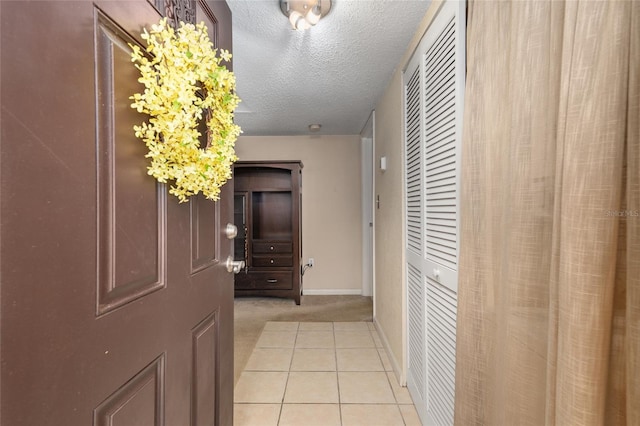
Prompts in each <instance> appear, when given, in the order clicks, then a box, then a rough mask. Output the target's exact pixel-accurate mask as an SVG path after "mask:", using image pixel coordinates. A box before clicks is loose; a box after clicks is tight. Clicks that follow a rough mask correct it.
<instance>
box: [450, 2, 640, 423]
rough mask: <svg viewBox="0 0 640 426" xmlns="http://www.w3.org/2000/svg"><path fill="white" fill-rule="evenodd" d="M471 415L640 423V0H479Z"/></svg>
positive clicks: (463, 364)
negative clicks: (564, 0) (500, 0)
mask: <svg viewBox="0 0 640 426" xmlns="http://www.w3.org/2000/svg"><path fill="white" fill-rule="evenodd" d="M467 19H468V23H467V25H468V27H467V86H466V91H465V111H464V117H465V118H464V131H463V149H462V183H461V185H462V187H461V194H462V200H461V231H460V232H461V240H460V247H461V253H460V275H459V276H460V281H459V306H458V324H457V342H458V343H457V345H458V346H457V364H456V408H455V422H456V424H457V425H464V426H467V425H483V424H484V425H500V426H501V425H535V426H539V425H558V426H565V425H640V2H639V1H574V0H572V1H567V2H562V1H541V0H519V1H513V2H497V1H476V2H471V3H470V4H469V11H468V18H467Z"/></svg>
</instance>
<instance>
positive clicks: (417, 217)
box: [405, 68, 423, 253]
mask: <svg viewBox="0 0 640 426" xmlns="http://www.w3.org/2000/svg"><path fill="white" fill-rule="evenodd" d="M419 95H420V70H419V68H416V70H415V71H414V73H413V74H412V75H411V78H410V79H409V83H408V84H407V86H406V93H405V97H406V100H407V106H406V135H407V140H406V144H407V146H406V170H407V181H406V191H407V247H408V248H409V249H410V250H412V251H414V252H416V253H422V246H423V239H422V238H423V228H422V214H423V213H422V188H421V174H420V171H421V168H422V161H421V158H420V138H421V134H420V128H421V126H420V96H419Z"/></svg>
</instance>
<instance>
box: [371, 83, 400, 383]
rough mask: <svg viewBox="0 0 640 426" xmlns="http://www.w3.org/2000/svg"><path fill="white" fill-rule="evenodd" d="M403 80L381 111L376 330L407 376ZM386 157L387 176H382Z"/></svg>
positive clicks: (383, 101)
mask: <svg viewBox="0 0 640 426" xmlns="http://www.w3.org/2000/svg"><path fill="white" fill-rule="evenodd" d="M401 77H402V75H401V73H400V72H396V73H395V74H394V76H393V78H392V80H391V82H390V84H389V86H388V87H387V90H386V92H385V94H384V95H383V97H382V98H381V99H380V101H379V102H378V106H377V107H376V122H375V147H374V155H375V164H376V165H377V167H376V171H375V176H374V179H375V193H376V197H379V199H380V206H379V208H377V209H376V210H375V242H376V246H375V258H376V265H375V268H376V269H375V277H376V283H375V300H374V302H375V305H376V318H375V321H376V326H377V327H378V331H380V334H381V336H382V338H383V340H384V342H385V346H388V347H387V349H388V350H389V352H391V353H390V354H389V357H390V359H391V361H392V363H393V366H394V370H395V371H396V374H398V375H399V376H403V371H402V370H403V365H404V362H403V359H404V339H403V330H404V314H403V310H404V280H403V270H404V250H403V247H404V231H403V226H404V220H403V219H404V215H403V202H404V201H403V200H404V197H403V187H404V186H403V185H404V184H403V176H404V165H403V145H402V111H403V110H402V78H401ZM380 157H386V158H387V170H386V171H385V172H382V171H381V170H380V167H379V164H380Z"/></svg>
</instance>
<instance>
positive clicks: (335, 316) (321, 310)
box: [234, 296, 373, 383]
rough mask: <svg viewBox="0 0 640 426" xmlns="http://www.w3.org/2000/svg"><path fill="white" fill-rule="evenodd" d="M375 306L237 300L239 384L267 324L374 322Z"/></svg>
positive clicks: (311, 299)
mask: <svg viewBox="0 0 640 426" xmlns="http://www.w3.org/2000/svg"><path fill="white" fill-rule="evenodd" d="M372 320H373V304H372V299H371V298H370V297H364V296H302V302H301V303H300V305H299V306H298V305H296V304H295V302H294V301H293V300H288V299H277V298H269V297H247V298H244V297H243V298H236V299H235V335H234V343H235V348H234V349H235V355H234V363H235V366H234V367H235V368H234V372H235V382H234V383H237V382H238V379H239V378H240V373H242V370H243V369H244V367H245V365H247V361H249V357H250V356H251V352H252V351H253V348H254V347H255V345H256V342H257V341H258V338H259V337H260V333H262V329H263V328H264V325H265V323H266V322H267V321H372Z"/></svg>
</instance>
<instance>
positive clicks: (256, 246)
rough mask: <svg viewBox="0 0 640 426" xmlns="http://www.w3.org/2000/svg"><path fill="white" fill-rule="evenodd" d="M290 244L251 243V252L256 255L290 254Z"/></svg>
mask: <svg viewBox="0 0 640 426" xmlns="http://www.w3.org/2000/svg"><path fill="white" fill-rule="evenodd" d="M291 250H292V244H291V243H287V242H284V243H283V242H280V243H275V242H272V243H270V242H268V241H265V242H257V241H254V242H253V252H254V253H258V254H264V253H291Z"/></svg>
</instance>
